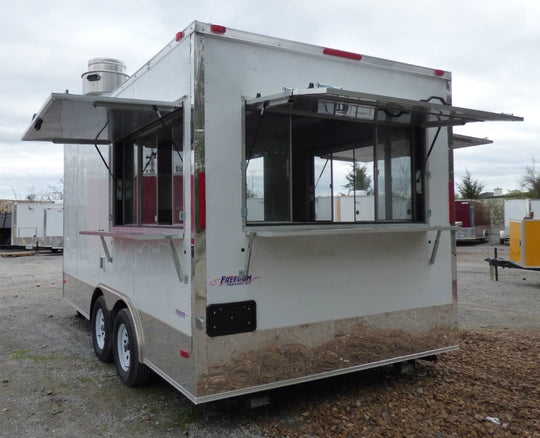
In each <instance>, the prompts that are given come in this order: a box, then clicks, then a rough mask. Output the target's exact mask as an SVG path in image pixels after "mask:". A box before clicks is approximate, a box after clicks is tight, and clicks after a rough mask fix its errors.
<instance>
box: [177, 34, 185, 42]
mask: <svg viewBox="0 0 540 438" xmlns="http://www.w3.org/2000/svg"><path fill="white" fill-rule="evenodd" d="M182 38H184V32H177V34H176V41H180V40H181V39H182Z"/></svg>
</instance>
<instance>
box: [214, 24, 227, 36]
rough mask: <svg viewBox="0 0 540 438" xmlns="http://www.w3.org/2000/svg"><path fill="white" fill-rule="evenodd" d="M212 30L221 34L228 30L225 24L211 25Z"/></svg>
mask: <svg viewBox="0 0 540 438" xmlns="http://www.w3.org/2000/svg"><path fill="white" fill-rule="evenodd" d="M210 30H211V31H212V32H214V33H221V34H223V33H225V32H227V28H226V27H225V26H220V25H219V24H212V25H210Z"/></svg>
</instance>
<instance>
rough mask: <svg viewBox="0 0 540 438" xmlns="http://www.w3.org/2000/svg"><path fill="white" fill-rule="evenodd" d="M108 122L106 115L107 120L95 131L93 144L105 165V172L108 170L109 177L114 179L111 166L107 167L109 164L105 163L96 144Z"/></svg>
mask: <svg viewBox="0 0 540 438" xmlns="http://www.w3.org/2000/svg"><path fill="white" fill-rule="evenodd" d="M108 124H109V118H108V117H107V121H106V122H105V124H104V125H103V128H101V129H100V130H99V132H98V133H97V135H96V138H95V139H94V146H95V148H96V151H97V152H98V154H99V156H100V157H101V161H103V164H104V165H105V167H106V168H107V172H109V175H111V178H112V179H113V181H114V175H113V174H112V172H111V168H110V167H109V165H108V164H107V161H106V160H105V157H103V154H102V153H101V151H100V150H99V147H98V145H97V139H98V138H99V136H100V135H101V133H102V132H103V131H104V130H105V128H106V127H107V125H108Z"/></svg>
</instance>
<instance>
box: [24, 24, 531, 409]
mask: <svg viewBox="0 0 540 438" xmlns="http://www.w3.org/2000/svg"><path fill="white" fill-rule="evenodd" d="M90 76H92V77H93V79H95V80H96V76H93V75H90ZM483 120H494V121H505V120H507V121H511V120H522V119H521V118H519V117H514V116H510V115H505V114H495V113H489V112H484V111H477V110H471V109H464V108H458V107H454V106H452V105H451V74H450V73H449V72H447V71H443V70H434V69H430V68H423V67H418V66H414V65H408V64H403V63H398V62H393V61H388V60H384V59H379V58H374V57H370V56H364V55H360V54H357V53H351V52H346V51H341V50H336V49H331V48H325V47H320V46H314V45H309V44H303V43H297V42H293V41H287V40H281V39H276V38H271V37H267V36H262V35H256V34H252V33H246V32H241V31H237V30H233V29H229V28H226V27H224V26H219V25H212V24H205V23H200V22H193V23H192V24H191V25H190V26H189V27H188V28H187V29H185V30H184V31H183V32H179V33H178V34H177V35H176V37H175V38H174V39H173V40H172V41H171V42H170V43H169V44H168V45H167V46H166V47H165V48H164V49H163V50H161V51H160V52H159V53H158V54H157V55H156V56H155V57H154V58H152V59H151V60H150V61H148V62H147V63H146V64H145V65H144V66H143V67H142V68H141V69H140V70H138V71H137V72H136V73H134V74H133V75H132V76H130V77H129V78H128V79H127V80H126V81H125V82H123V83H122V84H121V85H120V86H119V87H117V88H116V89H115V90H114V91H112V92H111V93H109V94H108V95H106V96H103V95H92V94H88V95H72V94H52V95H51V97H50V98H49V99H48V100H47V102H46V103H45V105H44V106H43V108H42V109H41V110H40V112H39V113H38V114H37V115H36V117H35V118H34V120H33V121H32V123H31V126H30V127H29V128H28V130H27V132H26V133H25V135H24V138H23V139H24V140H43V141H52V142H55V143H62V144H65V179H64V182H65V200H64V208H65V234H64V236H65V247H64V297H65V298H66V300H68V301H69V302H70V303H71V304H72V305H73V306H74V308H75V309H76V310H77V311H79V312H80V313H81V314H83V315H84V316H85V317H87V318H89V319H90V320H91V322H92V335H93V343H94V349H95V351H96V354H97V355H98V357H99V358H100V359H101V360H103V361H107V360H112V359H113V358H114V360H115V362H116V367H117V370H118V374H119V376H120V378H121V379H122V381H123V382H124V383H126V384H128V385H139V384H142V383H144V382H145V381H147V379H148V376H149V370H153V371H154V372H156V373H157V374H159V375H160V376H162V377H163V378H164V379H166V380H167V381H168V382H170V383H171V384H172V385H173V386H174V387H175V388H177V389H178V390H179V391H181V392H182V393H183V394H185V395H186V396H187V397H188V398H189V399H190V400H192V401H193V402H194V403H202V402H207V401H212V400H217V399H222V398H226V397H231V396H235V395H240V394H247V393H252V392H256V391H260V390H265V389H270V388H274V387H279V386H284V385H290V384H294V383H299V382H304V381H309V380H314V379H320V378H324V377H328V376H333V375H338V374H343V373H349V372H354V371H357V370H361V369H366V368H371V367H376V366H381V365H386V364H392V363H398V362H404V361H409V360H413V359H417V358H423V357H431V356H434V355H437V354H439V353H443V352H447V351H450V350H455V349H456V348H457V343H458V341H457V291H456V264H455V248H454V237H453V233H454V228H453V227H452V226H451V221H450V220H449V202H450V197H451V196H450V195H451V192H452V186H453V171H452V156H453V155H452V126H453V125H462V124H464V123H467V122H475V121H483ZM360 168H362V169H363V171H362V172H363V174H364V176H366V177H367V178H366V180H367V181H369V182H370V187H369V193H370V195H369V197H367V196H365V195H364V196H363V198H362V202H360V200H358V202H352V201H351V202H350V203H349V205H350V206H351V207H350V208H351V209H355V210H360V209H362V207H359V206H361V205H364V203H365V202H368V203H369V205H367V207H366V208H367V211H350V212H347V213H341V214H340V215H339V217H337V215H335V214H334V213H333V212H334V211H335V209H334V208H333V207H332V206H333V202H334V201H333V199H334V198H335V197H337V196H338V195H339V193H340V192H343V191H344V190H345V189H344V188H343V186H344V185H345V181H346V175H351V172H352V175H357V174H358V173H357V172H356V170H357V169H360ZM353 179H354V177H353ZM349 181H350V178H349ZM253 200H255V201H253ZM325 203H327V204H328V205H325Z"/></svg>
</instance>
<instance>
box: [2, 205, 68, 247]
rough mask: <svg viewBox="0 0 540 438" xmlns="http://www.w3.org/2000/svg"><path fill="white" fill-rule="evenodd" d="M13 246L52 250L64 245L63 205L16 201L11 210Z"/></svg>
mask: <svg viewBox="0 0 540 438" xmlns="http://www.w3.org/2000/svg"><path fill="white" fill-rule="evenodd" d="M11 212H12V213H11V224H12V225H11V245H12V246H25V247H26V248H40V247H41V248H50V249H51V250H52V251H54V252H56V251H58V250H61V249H62V247H63V245H64V207H63V205H62V203H54V202H53V203H44V202H24V201H16V202H13V204H12V210H11Z"/></svg>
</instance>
